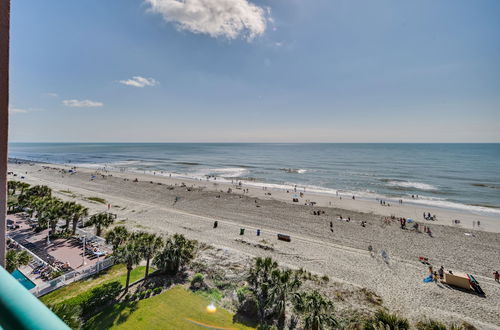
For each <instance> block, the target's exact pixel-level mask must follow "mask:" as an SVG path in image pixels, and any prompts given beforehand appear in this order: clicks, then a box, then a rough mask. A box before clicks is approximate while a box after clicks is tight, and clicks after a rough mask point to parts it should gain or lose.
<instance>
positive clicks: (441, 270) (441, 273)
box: [438, 266, 444, 279]
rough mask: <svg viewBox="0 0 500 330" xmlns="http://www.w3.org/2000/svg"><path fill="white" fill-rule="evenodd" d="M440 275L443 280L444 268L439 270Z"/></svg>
mask: <svg viewBox="0 0 500 330" xmlns="http://www.w3.org/2000/svg"><path fill="white" fill-rule="evenodd" d="M438 274H439V278H440V279H443V278H444V267H443V266H441V267H440V268H439V269H438Z"/></svg>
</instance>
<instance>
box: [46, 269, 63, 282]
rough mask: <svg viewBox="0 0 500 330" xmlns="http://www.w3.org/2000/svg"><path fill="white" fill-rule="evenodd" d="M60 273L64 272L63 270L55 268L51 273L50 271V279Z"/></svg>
mask: <svg viewBox="0 0 500 330" xmlns="http://www.w3.org/2000/svg"><path fill="white" fill-rule="evenodd" d="M62 274H64V272H63V271H62V270H55V271H53V272H52V273H50V275H49V277H50V279H51V280H53V279H55V278H58V277H59V276H61V275H62Z"/></svg>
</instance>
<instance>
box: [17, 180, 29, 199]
mask: <svg viewBox="0 0 500 330" xmlns="http://www.w3.org/2000/svg"><path fill="white" fill-rule="evenodd" d="M18 187H19V189H21V191H20V192H19V195H20V196H22V195H24V192H25V191H26V190H27V189H28V188H29V187H30V184H29V183H26V182H19V186H18Z"/></svg>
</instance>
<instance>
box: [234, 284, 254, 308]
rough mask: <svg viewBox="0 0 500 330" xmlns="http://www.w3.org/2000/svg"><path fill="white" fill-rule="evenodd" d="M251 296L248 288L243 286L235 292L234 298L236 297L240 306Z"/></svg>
mask: <svg viewBox="0 0 500 330" xmlns="http://www.w3.org/2000/svg"><path fill="white" fill-rule="evenodd" d="M250 294H251V291H250V288H248V286H244V287H241V288H239V289H238V290H236V296H237V297H238V302H239V303H240V304H242V303H243V302H244V301H245V299H247V297H248V296H249V295H250Z"/></svg>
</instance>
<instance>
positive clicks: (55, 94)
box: [45, 93, 59, 97]
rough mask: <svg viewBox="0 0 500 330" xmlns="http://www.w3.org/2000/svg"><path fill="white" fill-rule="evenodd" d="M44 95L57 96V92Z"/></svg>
mask: <svg viewBox="0 0 500 330" xmlns="http://www.w3.org/2000/svg"><path fill="white" fill-rule="evenodd" d="M45 95H46V96H50V97H59V95H58V94H57V93H45Z"/></svg>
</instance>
